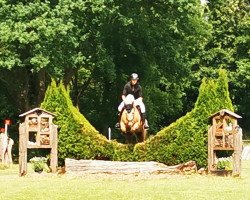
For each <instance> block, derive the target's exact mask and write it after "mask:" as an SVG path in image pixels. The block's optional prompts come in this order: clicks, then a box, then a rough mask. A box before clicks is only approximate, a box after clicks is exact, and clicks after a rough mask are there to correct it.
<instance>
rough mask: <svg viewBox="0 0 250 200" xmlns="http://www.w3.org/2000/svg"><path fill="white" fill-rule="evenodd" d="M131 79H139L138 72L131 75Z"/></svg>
mask: <svg viewBox="0 0 250 200" xmlns="http://www.w3.org/2000/svg"><path fill="white" fill-rule="evenodd" d="M130 80H139V76H138V74H136V73H133V74H131V75H130Z"/></svg>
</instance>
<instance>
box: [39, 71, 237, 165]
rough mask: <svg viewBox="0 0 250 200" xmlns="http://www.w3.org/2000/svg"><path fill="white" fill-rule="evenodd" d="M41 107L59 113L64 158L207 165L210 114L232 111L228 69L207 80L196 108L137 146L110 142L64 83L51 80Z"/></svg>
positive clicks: (61, 147)
mask: <svg viewBox="0 0 250 200" xmlns="http://www.w3.org/2000/svg"><path fill="white" fill-rule="evenodd" d="M41 107H42V108H44V109H46V110H48V111H50V112H53V113H55V114H56V115H57V117H56V119H55V123H56V124H58V126H59V127H60V131H59V144H58V153H59V158H60V159H61V160H63V159H65V158H66V157H70V158H75V159H108V160H121V161H149V160H153V161H158V162H163V163H166V164H168V165H174V164H178V163H182V162H186V161H189V160H195V161H196V162H197V163H198V165H199V166H206V164H207V130H208V124H209V122H208V117H209V116H210V115H211V114H213V113H214V112H217V111H218V110H221V109H223V108H226V109H229V110H233V106H232V103H231V100H230V98H229V92H228V82H227V76H226V72H225V71H224V70H220V71H219V76H218V78H217V79H204V80H203V82H202V84H201V86H200V90H199V97H198V99H197V102H196V104H195V107H194V109H193V110H192V111H191V112H189V113H187V114H186V115H185V116H183V117H181V118H180V119H178V120H177V121H176V122H174V123H172V124H171V125H170V126H168V127H166V128H164V129H163V130H161V131H159V132H158V133H157V134H156V135H155V136H154V137H151V138H149V139H148V140H146V141H145V142H144V143H139V144H136V145H135V146H131V145H125V144H120V143H118V142H116V141H108V140H107V139H106V138H105V137H104V136H103V135H101V134H99V133H98V131H97V130H96V129H95V128H94V127H93V126H92V125H91V124H90V123H89V122H88V120H87V119H86V118H85V117H84V116H83V115H82V114H81V113H80V112H79V111H78V109H77V108H75V107H74V106H73V104H72V101H71V99H70V96H69V92H68V91H67V90H66V89H65V87H64V86H63V84H62V83H60V84H59V85H58V86H57V85H56V83H55V82H54V81H52V83H51V85H50V87H49V88H48V89H47V92H46V96H45V99H44V102H43V103H42V105H41Z"/></svg>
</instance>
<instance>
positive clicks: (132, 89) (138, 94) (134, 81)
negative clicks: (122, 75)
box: [115, 73, 149, 129]
mask: <svg viewBox="0 0 250 200" xmlns="http://www.w3.org/2000/svg"><path fill="white" fill-rule="evenodd" d="M138 80H139V76H138V74H136V73H133V74H131V76H130V81H129V82H128V83H126V85H125V86H124V88H123V92H122V102H121V103H120V105H119V107H118V111H119V121H120V116H121V111H122V109H123V107H124V100H125V97H126V96H127V95H128V94H132V95H133V96H134V97H135V101H134V105H135V106H140V109H141V114H142V115H141V117H142V121H143V123H144V128H145V129H148V128H149V126H148V121H147V119H146V109H145V105H144V103H143V101H142V87H141V86H140V85H139V83H138ZM115 128H118V129H119V128H120V123H119V122H118V123H116V125H115Z"/></svg>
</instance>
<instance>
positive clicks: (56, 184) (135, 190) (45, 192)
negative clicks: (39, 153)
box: [0, 161, 250, 200]
mask: <svg viewBox="0 0 250 200" xmlns="http://www.w3.org/2000/svg"><path fill="white" fill-rule="evenodd" d="M29 167H30V166H29ZM249 188H250V161H244V162H243V163H242V175H241V177H240V178H233V177H217V176H211V175H202V176H201V175H198V174H195V175H186V176H180V175H152V176H151V175H138V176H132V175H82V176H74V175H56V174H47V173H42V174H37V173H34V172H32V170H31V169H29V173H28V174H27V175H26V176H25V177H19V176H18V165H14V166H13V167H12V168H11V169H0V199H5V200H6V199H11V200H14V199H25V200H30V199H32V200H33V199H36V200H40V199H44V200H45V199H53V200H56V199H60V200H63V199H65V200H69V199H74V200H75V199H81V200H82V199H86V200H92V199H93V200H98V199H107V200H108V199H109V200H110V199H119V200H133V199H134V200H135V199H136V200H137V199H143V200H150V199H157V200H161V199H185V200H188V199H195V200H196V199H202V200H206V199H209V200H217V199H218V200H224V199H234V200H240V199H242V200H250V190H249Z"/></svg>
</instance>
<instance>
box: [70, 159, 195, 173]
mask: <svg viewBox="0 0 250 200" xmlns="http://www.w3.org/2000/svg"><path fill="white" fill-rule="evenodd" d="M65 171H66V173H72V172H73V173H79V172H80V173H89V174H97V173H107V174H138V173H149V174H160V173H167V174H180V173H187V172H192V173H193V172H196V171H197V167H196V163H195V162H194V161H189V162H187V163H183V164H180V165H175V166H167V165H165V164H162V163H158V162H153V161H151V162H120V161H104V160H75V159H70V158H66V159H65Z"/></svg>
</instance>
